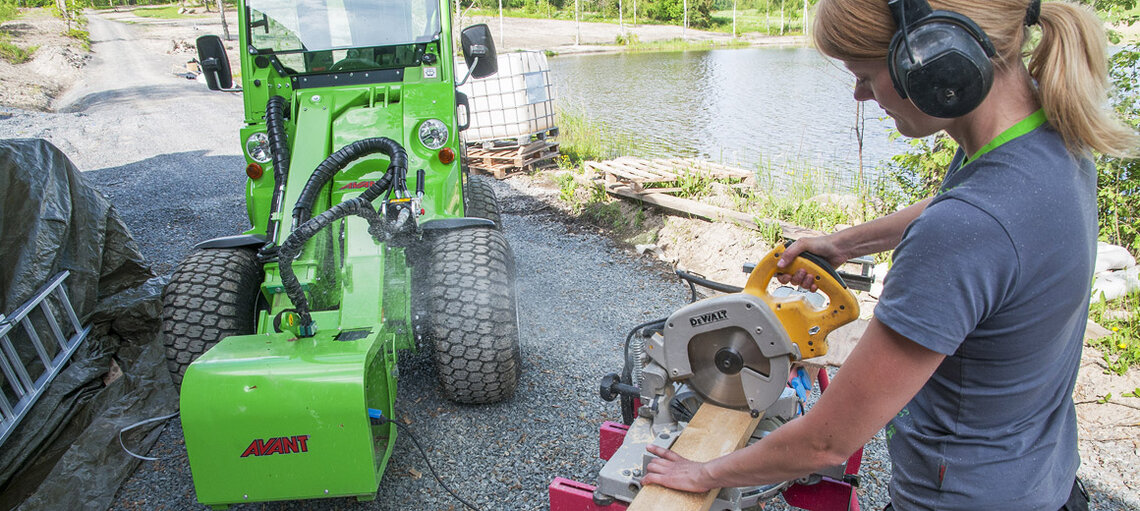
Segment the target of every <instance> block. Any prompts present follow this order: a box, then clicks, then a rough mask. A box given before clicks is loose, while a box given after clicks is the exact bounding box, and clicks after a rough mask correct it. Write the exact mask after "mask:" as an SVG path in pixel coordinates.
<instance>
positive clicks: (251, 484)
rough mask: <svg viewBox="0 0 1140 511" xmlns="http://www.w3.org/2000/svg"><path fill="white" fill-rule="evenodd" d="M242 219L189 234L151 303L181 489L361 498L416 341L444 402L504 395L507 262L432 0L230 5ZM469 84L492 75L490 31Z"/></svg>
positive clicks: (379, 469) (509, 362) (216, 43)
mask: <svg viewBox="0 0 1140 511" xmlns="http://www.w3.org/2000/svg"><path fill="white" fill-rule="evenodd" d="M238 10H239V19H240V30H239V39H238V49H239V55H240V64H241V87H240V89H238V88H235V85H234V80H233V76H232V74H231V71H230V64H229V59H228V58H227V56H226V53H225V48H224V47H223V43H222V41H221V40H220V39H219V38H218V37H216V36H204V37H201V38H199V39H198V52H199V61H200V63H201V68H202V71H203V74H204V75H205V77H206V81H207V84H208V85H209V87H210V88H211V89H215V90H222V91H229V92H238V91H240V92H241V94H242V96H243V99H244V104H245V127H244V128H242V129H241V133H240V136H241V141H242V144H243V148H244V153H245V157H246V163H247V166H246V169H245V171H246V174H247V176H248V178H249V179H248V180H247V181H246V188H245V192H246V205H247V213H248V215H249V220H250V224H251V225H252V228H251V229H249V230H248V231H246V232H245V233H242V234H238V235H234V236H229V237H225V238H219V239H213V240H209V241H205V242H202V243H200V244H198V245H197V246H196V247H195V250H194V251H193V252H192V253H191V254H190V255H189V256H188V257H187V258H186V259H185V260H184V261H182V262H181V263H180V265H179V266H178V267H177V269H176V270H175V272H174V274H173V276H172V278H171V281H170V283H169V285H168V286H167V288H166V294H165V297H164V320H163V329H164V333H165V335H166V342H167V359H168V364H169V366H170V369H171V372H172V375H173V378H174V381H175V383H176V384H178V385H180V392H181V412H182V426H183V430H184V433H185V439H186V450H187V452H188V455H189V460H190V467H191V470H192V472H193V477H194V487H195V491H196V492H197V497H198V500H199V501H200V502H202V503H203V504H208V505H211V506H214V507H216V508H224V507H226V506H228V505H230V504H234V503H244V502H263V501H277V500H292V499H309V498H325V497H356V498H357V499H360V500H371V499H373V498H375V496H376V494H377V490H378V487H379V483H380V479H381V477H382V475H383V473H384V468H385V466H386V465H387V462H388V459H389V457H390V456H391V454H392V449H393V444H394V442H395V440H396V427H395V424H394V423H393V422H392V421H391V420H390V418H391V417H393V413H394V408H395V398H396V382H397V359H398V357H399V354H400V352H401V351H402V350H416V349H417V348H418V347H419V348H423V349H427V350H430V351H431V352H432V354H433V359H434V361H435V367H436V370H437V374H438V379H439V386H440V388H441V390H442V392H443V394H444V396H445V397H447V398H448V399H451V400H453V401H455V402H458V403H473V404H480V403H493V402H497V401H500V400H503V399H506V398H508V397H510V396H511V394H512V393H513V391H514V389H515V387H516V385H517V382H518V376H519V369H520V364H521V360H520V358H521V357H520V353H519V331H518V322H517V317H518V313H517V299H516V296H515V286H514V271H515V270H514V261H513V258H512V254H511V250H510V247H509V245H508V244H507V241H506V239H505V238H504V236H503V234H502V232H501V224H500V219H499V215H500V212H499V206H498V204H497V202H496V199H495V195H494V193H493V191H492V190H491V188H490V186H489V185H488V184H487V183H486V182H484V181H481V180H480V179H478V178H474V177H471V176H468V175H467V173H466V172H465V171H464V169H463V168H462V166H461V161H462V159H461V154H462V151H463V147H462V145H461V143H460V141H459V132H460V131H461V130H463V129H465V128H466V126H464V124H463V123H461V121H463V120H464V119H466V118H469V116H468V115H466V114H467V113H469V112H468V111H467V109H468V107H467V104H468V102H467V99H466V98H465V97H464V96H463V95H462V94H460V93H458V92H457V90H456V86H457V84H460V83H462V82H463V81H464V80H466V79H467V76H456V62H455V59H456V54H457V51H456V50H455V48H454V47H453V46H454V43H453V32H452V27H451V11H450V4H449V3H448V2H447V0H303V1H302V0H240V1H239V3H238ZM460 39H461V44H460V45H461V47H462V53H463V57H464V59H465V61H466V64H467V66H466V68H467V69H470V71H469V72H468V73H465V75H470V76H475V77H477V78H479V77H484V76H489V75H491V74H493V73H495V72H496V65H497V64H496V55H495V47H494V42H493V41H492V39H491V37H490V33H489V30H488V29H487V27H486V25H475V26H472V27H468V28H467V29H465V30H464V31H463V32H462V34H461V38H460Z"/></svg>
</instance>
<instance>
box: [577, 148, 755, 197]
mask: <svg viewBox="0 0 1140 511" xmlns="http://www.w3.org/2000/svg"><path fill="white" fill-rule="evenodd" d="M585 165H586V169H587V171H588V172H594V173H595V174H598V175H600V176H601V177H602V179H603V180H604V181H605V183H606V186H616V185H619V184H620V185H625V186H628V187H629V188H630V189H632V190H633V191H635V192H641V191H642V190H644V189H646V185H648V184H651V183H669V182H673V181H677V180H678V179H679V178H681V177H683V176H686V175H693V174H695V175H701V176H707V177H711V178H714V179H725V180H749V179H751V178H752V177H753V173H752V172H750V171H748V170H744V169H739V168H735V167H729V166H727V165H721V164H719V163H713V162H708V161H702V160H695V159H689V158H659V159H653V160H645V159H640V158H630V157H624V156H623V157H621V158H617V159H614V160H607V161H600V162H599V161H588V162H586V164H585ZM679 190H680V189H679V188H654V189H653V191H654V192H656V193H674V192H677V191H679Z"/></svg>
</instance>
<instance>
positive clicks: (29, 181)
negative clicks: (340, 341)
mask: <svg viewBox="0 0 1140 511" xmlns="http://www.w3.org/2000/svg"><path fill="white" fill-rule="evenodd" d="M0 199H2V200H3V203H2V206H0V312H4V313H10V312H12V310H13V309H15V308H16V307H19V306H20V304H22V303H23V302H24V301H25V300H27V299H28V298H29V297H30V296H31V295H32V294H33V293H34V292H35V291H36V290H37V289H38V288H39V287H40V286H41V285H42V284H43V283H44V282H46V281H47V280H48V279H49V278H51V277H52V276H54V275H55V274H57V273H59V272H61V271H63V270H70V272H71V276H70V277H69V278H68V280H67V292H68V294H69V296H70V298H71V302H72V305H73V306H74V307H75V309H76V312H77V313H78V315H79V317H80V319H81V320H82V321H83V322H84V324H92V325H94V328H93V329H92V332H91V334H90V336H89V337H88V339H87V340H86V341H84V343H83V345H82V346H80V348H79V350H78V351H76V353H75V355H74V356H73V357H72V360H71V363H70V364H69V365H68V366H67V367H66V368H65V369H64V371H63V372H62V373H60V375H59V376H57V377H56V379H55V381H53V382H52V384H51V386H50V387H49V388H48V390H47V392H45V393H44V395H43V396H41V397H40V399H39V401H38V402H37V403H36V404H35V406H34V407H33V408H32V409H31V411H30V412H29V413H28V415H27V416H25V417H24V420H23V421H22V422H21V424H20V425H19V426H18V427H17V429H16V430H15V432H14V433H13V434H12V436H11V437H9V438H8V440H7V441H6V442H5V443H4V445H3V446H0V509H12V508H16V507H19V508H21V509H100V510H101V509H106V508H107V507H108V506H109V505H110V504H111V501H112V499H113V498H114V496H115V492H116V491H117V490H118V488H119V485H120V483H121V482H122V481H123V480H124V479H126V478H127V477H128V476H130V474H131V472H133V471H134V469H135V467H137V466H138V463H139V460H137V459H135V458H132V457H130V456H129V455H128V454H126V453H125V452H123V450H122V449H121V448H120V446H119V441H118V431H119V430H120V429H122V428H123V427H126V426H129V425H131V424H134V423H136V422H139V421H142V420H144V419H147V418H150V417H156V416H160V415H167V414H170V413H173V412H174V411H176V410H177V408H178V396H177V393H176V392H175V390H174V386H173V384H172V383H171V381H170V375H169V373H168V372H167V369H166V363H165V356H164V348H163V343H162V334H161V332H160V324H161V316H162V301H161V294H162V286H163V282H162V281H161V279H159V278H155V276H154V274H153V273H152V272H151V271H150V269H149V268H148V267H147V266H146V263H145V262H144V261H143V258H142V255H140V254H139V250H138V247H137V246H136V244H135V242H134V240H133V239H131V235H130V232H129V231H128V230H127V228H126V226H125V225H124V224H123V222H122V221H121V220H120V219H119V216H118V214H117V213H116V212H115V210H114V208H113V207H112V206H111V205H110V203H108V202H107V200H106V199H104V198H103V196H102V195H101V194H99V192H97V191H95V190H93V189H91V188H90V187H88V186H87V184H86V183H85V182H84V179H83V176H82V174H81V173H80V172H79V170H78V169H76V167H75V165H73V164H72V163H71V161H70V160H68V158H67V156H65V155H64V154H63V153H62V152H60V151H59V149H57V148H56V147H55V146H53V145H52V144H51V143H50V142H47V141H44V140H38V139H18V140H0ZM120 371H121V376H120ZM161 426H162V423H161V422H158V423H153V424H150V425H148V426H144V427H140V428H136V429H134V430H131V431H130V432H128V433H127V434H125V435H123V439H124V441H125V442H126V443H127V445H129V446H131V447H132V449H133V450H135V451H136V452H146V450H147V449H149V448H150V446H151V445H152V444H153V443H154V441H155V440H156V439H157V438H158V434H159V432H160V431H161Z"/></svg>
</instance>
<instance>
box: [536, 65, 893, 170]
mask: <svg viewBox="0 0 1140 511" xmlns="http://www.w3.org/2000/svg"><path fill="white" fill-rule="evenodd" d="M550 67H551V80H552V81H553V82H554V85H555V87H556V90H557V98H558V101H559V103H560V107H561V108H563V109H570V110H572V111H577V112H580V113H582V114H584V115H585V116H586V117H587V118H588V119H590V120H591V121H594V122H595V123H599V124H603V125H605V126H606V127H607V129H608V130H609V131H612V132H616V133H618V134H620V135H621V136H623V137H627V138H630V139H632V140H634V141H636V142H637V147H636V148H635V149H633V150H626V151H625V152H627V153H630V152H632V153H634V155H636V156H642V157H661V156H686V157H689V156H697V157H702V158H708V159H712V160H717V161H724V162H726V163H730V164H736V165H739V166H741V167H745V168H769V166H771V167H774V168H773V170H775V171H777V172H778V171H779V170H780V169H782V168H784V167H789V166H792V167H796V166H798V167H802V166H803V165H804V164H810V165H812V166H816V167H824V168H826V169H831V170H833V171H835V172H837V173H838V175H839V178H840V179H841V180H843V181H844V182H846V181H848V180H850V178H851V177H852V176H854V175H856V174H857V173H858V165H859V146H858V141H857V138H856V132H855V129H854V128H855V124H856V102H855V100H854V99H853V98H852V89H853V86H854V78H852V76H851V75H850V73H848V72H847V71H846V70H845V69H843V67H842V66H841V65H839V64H838V63H835V62H833V61H829V60H828V59H826V58H824V57H823V56H821V55H820V54H819V53H818V52H817V51H815V50H813V49H807V48H791V49H770V48H748V49H736V50H706V51H686V52H673V53H617V54H606V55H574V56H560V57H556V58H553V59H551V60H550ZM863 117H864V121H863V124H864V137H863V145H864V147H863V162H864V169H865V170H864V172H867V173H874V168H875V167H876V166H879V165H880V162H882V161H885V160H887V159H889V158H890V156H891V155H893V154H897V153H899V152H902V151H904V150H905V145H904V144H903V142H902V141H891V140H889V139H888V129H889V128H892V127H893V126H894V123H893V121H891V120H890V119H889V118H887V117H886V114H885V113H884V112H883V111H882V110H881V109H879V107H878V106H877V105H875V104H874V102H870V103H869V104H867V105H866V113H865V114H864V115H863Z"/></svg>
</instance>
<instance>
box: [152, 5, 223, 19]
mask: <svg viewBox="0 0 1140 511" xmlns="http://www.w3.org/2000/svg"><path fill="white" fill-rule="evenodd" d="M207 5H209V4H207ZM181 9H182V6H180V5H179V4H171V5H167V6H165V7H139V8H138V9H134V10H132V11H131V14H134V15H135V16H138V17H140V18H153V19H167V20H169V19H182V18H201V17H204V16H207V15H209V16H214V15H217V12H209V13H197V14H180V13H179V12H178V11H179V10H181Z"/></svg>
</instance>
